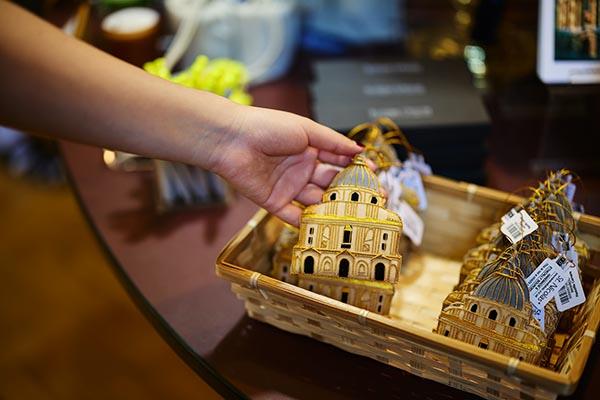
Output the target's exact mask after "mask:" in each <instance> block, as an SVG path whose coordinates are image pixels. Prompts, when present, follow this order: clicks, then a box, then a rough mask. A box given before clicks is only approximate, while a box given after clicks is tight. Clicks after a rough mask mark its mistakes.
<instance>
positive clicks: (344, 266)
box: [338, 258, 350, 278]
mask: <svg viewBox="0 0 600 400" xmlns="http://www.w3.org/2000/svg"><path fill="white" fill-rule="evenodd" d="M349 272H350V262H349V261H348V260H347V259H345V258H342V259H341V260H340V268H339V270H338V276H340V277H342V278H347V277H348V273H349Z"/></svg>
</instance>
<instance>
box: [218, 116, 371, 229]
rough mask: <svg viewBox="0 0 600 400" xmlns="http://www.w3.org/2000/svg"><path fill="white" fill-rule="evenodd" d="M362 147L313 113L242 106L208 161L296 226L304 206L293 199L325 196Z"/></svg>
mask: <svg viewBox="0 0 600 400" xmlns="http://www.w3.org/2000/svg"><path fill="white" fill-rule="evenodd" d="M361 150H362V147H360V146H359V145H358V144H356V143H355V142H354V141H352V140H350V139H348V138H346V137H345V136H342V135H340V134H339V133H336V132H335V131H333V130H331V129H329V128H327V127H325V126H323V125H320V124H318V123H316V122H314V121H312V120H310V119H308V118H304V117H300V116H298V115H295V114H291V113H287V112H283V111H276V110H270V109H265V108H258V107H242V106H239V107H238V108H237V112H236V114H235V116H234V117H233V120H232V125H231V127H230V129H229V132H228V133H227V134H226V135H223V136H222V138H221V140H219V142H218V143H217V145H216V146H215V148H214V150H213V151H212V155H211V159H210V163H209V165H210V169H211V170H213V171H214V172H216V173H217V174H219V175H220V176H222V177H223V178H224V179H226V180H227V181H228V182H229V183H231V184H232V185H233V187H234V188H236V189H237V190H238V191H239V192H240V193H241V194H243V195H244V196H246V197H248V198H249V199H250V200H252V201H254V202H255V203H256V204H258V205H260V206H261V207H263V208H265V209H266V210H267V211H269V212H271V213H272V214H274V215H276V216H277V217H279V218H281V219H282V220H284V221H286V222H288V223H290V224H293V225H296V226H297V225H298V224H299V221H300V215H301V213H302V209H301V208H300V207H298V206H297V205H295V204H293V203H292V201H293V200H296V201H298V202H299V203H302V204H305V205H309V204H314V203H317V202H318V201H320V200H321V197H322V195H323V189H324V188H327V186H328V185H329V184H330V183H331V180H332V179H333V178H334V176H335V175H336V174H337V172H338V171H339V167H343V166H346V165H347V164H348V163H349V162H350V160H351V157H352V156H354V155H355V154H357V153H359V152H360V151H361ZM336 166H337V167H336Z"/></svg>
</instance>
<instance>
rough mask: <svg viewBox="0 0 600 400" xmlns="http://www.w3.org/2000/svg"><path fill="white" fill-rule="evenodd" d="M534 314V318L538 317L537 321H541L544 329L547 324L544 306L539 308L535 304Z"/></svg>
mask: <svg viewBox="0 0 600 400" xmlns="http://www.w3.org/2000/svg"><path fill="white" fill-rule="evenodd" d="M532 314H533V318H535V319H537V321H538V322H539V323H540V327H541V328H542V330H544V328H545V326H546V321H545V316H546V313H545V311H544V308H543V307H542V308H537V307H536V306H535V305H534V306H533V310H532Z"/></svg>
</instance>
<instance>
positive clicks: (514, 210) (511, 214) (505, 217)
mask: <svg viewBox="0 0 600 400" xmlns="http://www.w3.org/2000/svg"><path fill="white" fill-rule="evenodd" d="M515 215H517V207H513V208H511V209H510V211H508V212H507V213H506V214H504V215H503V216H502V218H501V219H500V220H501V221H502V223H505V222H506V221H508V220H509V219H511V218H512V217H514V216H515Z"/></svg>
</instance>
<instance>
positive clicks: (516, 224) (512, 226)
mask: <svg viewBox="0 0 600 400" xmlns="http://www.w3.org/2000/svg"><path fill="white" fill-rule="evenodd" d="M537 228H538V225H537V224H536V223H535V221H534V220H533V219H532V218H531V217H530V216H529V214H527V211H525V210H521V211H519V212H518V213H515V215H513V216H512V217H510V218H508V219H507V220H506V221H504V223H503V224H502V226H501V227H500V231H501V232H502V233H504V235H506V237H507V238H508V240H510V241H511V243H513V244H514V243H517V242H518V241H519V240H521V239H523V238H524V237H525V236H527V235H529V234H530V233H532V232H534V231H535V230H536V229H537Z"/></svg>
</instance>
